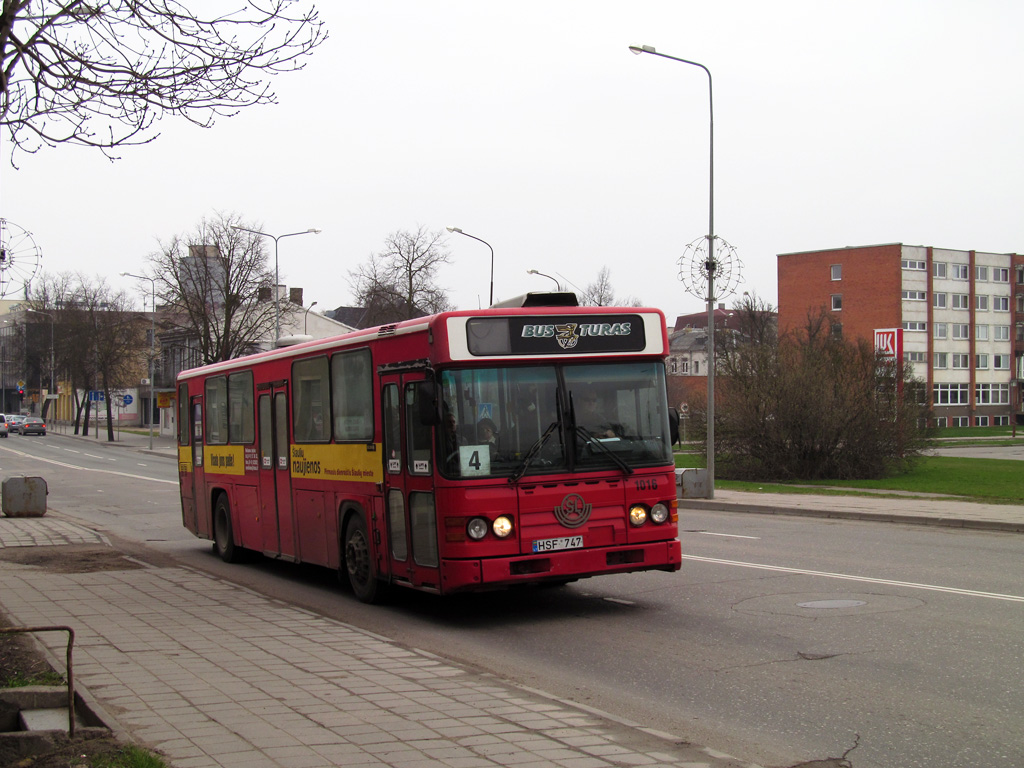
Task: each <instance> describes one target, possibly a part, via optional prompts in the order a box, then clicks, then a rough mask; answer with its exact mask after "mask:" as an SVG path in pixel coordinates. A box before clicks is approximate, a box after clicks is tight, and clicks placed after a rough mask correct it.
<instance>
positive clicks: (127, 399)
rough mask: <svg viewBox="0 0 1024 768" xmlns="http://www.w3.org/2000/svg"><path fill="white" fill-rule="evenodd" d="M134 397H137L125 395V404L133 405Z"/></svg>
mask: <svg viewBox="0 0 1024 768" xmlns="http://www.w3.org/2000/svg"><path fill="white" fill-rule="evenodd" d="M134 399H135V398H133V397H132V396H131V395H125V396H124V404H125V405H131V404H132V401H133V400H134Z"/></svg>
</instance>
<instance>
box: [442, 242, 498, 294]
mask: <svg viewBox="0 0 1024 768" xmlns="http://www.w3.org/2000/svg"><path fill="white" fill-rule="evenodd" d="M445 229H447V230H448V231H449V232H455V233H456V234H459V235H465V236H466V237H471V238H473V239H474V240H476V241H477V242H480V243H483V244H484V245H486V246H487V247H488V248H491V244H490V243H488V242H487V241H486V240H482V239H480V238H479V237H477V236H476V235H471V234H469V232H463V231H462V230H461V229H459V228H458V227H445ZM493 303H494V249H493V248H491V297H490V300H489V301H488V302H487V306H491V305H492V304H493Z"/></svg>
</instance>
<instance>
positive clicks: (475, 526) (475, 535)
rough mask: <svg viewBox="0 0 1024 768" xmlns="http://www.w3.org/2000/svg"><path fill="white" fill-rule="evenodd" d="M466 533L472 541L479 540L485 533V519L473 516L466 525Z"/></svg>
mask: <svg viewBox="0 0 1024 768" xmlns="http://www.w3.org/2000/svg"><path fill="white" fill-rule="evenodd" d="M466 533H467V534H468V536H469V538H471V539H472V540H473V541H480V539H482V538H483V537H484V536H486V535H487V521H486V520H484V519H483V518H482V517H474V518H473V519H472V520H470V521H469V523H468V524H467V525H466Z"/></svg>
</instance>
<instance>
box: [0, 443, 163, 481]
mask: <svg viewBox="0 0 1024 768" xmlns="http://www.w3.org/2000/svg"><path fill="white" fill-rule="evenodd" d="M0 451H8V452H10V453H14V454H17V455H18V456H23V457H24V458H26V459H35V460H36V461H45V462H46V463H47V464H56V465H57V466H58V467H66V468H67V469H77V470H78V471H79V472H102V473H104V474H106V475H116V476H118V477H130V478H132V479H133V480H148V481H149V482H151V483H166V484H167V485H177V484H178V481H177V480H161V479H159V478H156V477H145V476H143V475H132V474H129V473H127V472H115V471H113V470H111V469H92V468H90V467H76V466H75V465H74V464H65V463H64V462H63V461H56V460H54V459H46V458H43V457H42V456H33V455H32V454H31V453H24V452H22V451H17V450H15V449H13V448H5V447H3V446H0ZM75 453H77V451H75ZM111 461H116V459H111Z"/></svg>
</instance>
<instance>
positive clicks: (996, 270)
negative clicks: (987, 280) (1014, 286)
mask: <svg viewBox="0 0 1024 768" xmlns="http://www.w3.org/2000/svg"><path fill="white" fill-rule="evenodd" d="M992 282H993V283H1008V282H1010V270H1009V268H1007V267H992Z"/></svg>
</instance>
